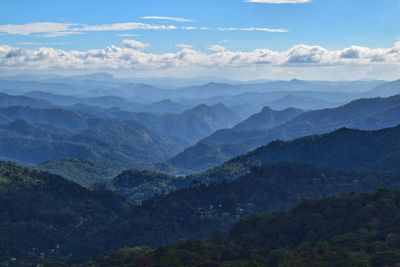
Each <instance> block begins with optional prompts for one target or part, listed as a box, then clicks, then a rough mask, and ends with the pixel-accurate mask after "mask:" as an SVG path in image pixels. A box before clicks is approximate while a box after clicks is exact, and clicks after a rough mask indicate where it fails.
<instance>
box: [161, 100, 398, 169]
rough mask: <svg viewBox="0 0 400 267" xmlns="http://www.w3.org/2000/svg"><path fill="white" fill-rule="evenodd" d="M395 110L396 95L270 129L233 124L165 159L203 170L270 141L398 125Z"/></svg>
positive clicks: (309, 115) (302, 116)
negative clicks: (347, 129) (205, 152)
mask: <svg viewBox="0 0 400 267" xmlns="http://www.w3.org/2000/svg"><path fill="white" fill-rule="evenodd" d="M399 112H400V95H397V96H392V97H387V98H371V99H360V100H355V101H352V102H350V103H349V104H346V105H344V106H341V107H338V108H331V109H323V110H316V111H308V112H303V113H301V114H299V115H298V116H297V117H295V118H293V119H292V120H289V121H287V122H284V123H282V124H281V125H277V126H276V127H273V128H271V129H266V130H265V129H264V130H263V129H262V127H260V128H259V129H255V130H254V129H251V130H242V131H237V130H235V127H234V128H233V129H227V130H221V131H217V132H215V133H213V134H212V135H210V136H208V137H206V138H204V139H202V140H201V141H200V142H198V143H197V144H196V145H194V146H193V147H190V148H187V149H186V150H185V151H183V152H182V153H180V154H178V155H177V156H176V157H174V158H172V159H170V160H169V161H168V162H169V163H172V164H173V165H175V166H176V167H177V168H178V169H179V168H181V169H183V170H189V171H190V170H196V171H198V170H204V169H207V168H209V167H212V166H216V165H218V164H221V163H222V162H224V161H226V160H228V159H229V158H232V157H234V156H236V155H238V154H242V153H244V152H246V151H249V150H251V149H254V148H256V147H258V146H260V145H263V144H266V143H268V142H271V141H274V140H292V139H294V138H298V137H301V136H306V135H311V134H321V133H328V132H330V131H333V130H335V129H339V128H342V127H348V128H356V129H362V130H375V129H382V128H387V127H393V126H396V125H398V124H400V113H399ZM256 118H259V120H258V124H259V125H266V124H267V123H268V121H266V120H265V119H264V117H263V116H261V115H260V114H259V115H257V116H256ZM249 120H254V117H250V118H249ZM244 123H247V122H246V121H245V122H244ZM253 124H254V122H253ZM204 143H206V144H207V146H209V147H215V148H214V149H212V150H211V151H216V152H217V153H215V154H206V155H205V154H202V153H201V151H205V150H204ZM231 147H232V148H231ZM238 148H239V149H238ZM206 151H210V150H206ZM231 152H234V153H231ZM189 155H196V156H195V157H193V156H189ZM221 155H223V157H221ZM202 158H208V161H207V163H206V164H204V165H200V164H198V163H197V162H198V161H199V162H202V160H201V159H202Z"/></svg>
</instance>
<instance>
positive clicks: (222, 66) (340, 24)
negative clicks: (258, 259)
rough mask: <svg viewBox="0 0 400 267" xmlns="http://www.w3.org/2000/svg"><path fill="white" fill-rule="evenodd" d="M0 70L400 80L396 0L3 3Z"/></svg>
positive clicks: (399, 5)
mask: <svg viewBox="0 0 400 267" xmlns="http://www.w3.org/2000/svg"><path fill="white" fill-rule="evenodd" d="M0 12H1V13H0V14H1V15H0V71H1V72H2V74H17V73H61V74H63V73H65V74H68V73H80V72H82V73H87V72H97V71H108V72H111V73H113V74H115V75H117V76H124V77H125V76H126V77H128V76H134V77H152V76H156V77H165V76H176V77H195V76H219V77H224V78H235V79H240V80H251V79H294V78H297V79H309V80H356V79H386V80H394V79H399V78H400V19H399V18H400V0H379V1H378V0H191V1H187V0H146V1H142V0H129V1H128V0H113V1H105V0H96V1H94V0H79V1H77V0H57V1H54V0H53V1H48V0H24V1H22V0H2V1H0Z"/></svg>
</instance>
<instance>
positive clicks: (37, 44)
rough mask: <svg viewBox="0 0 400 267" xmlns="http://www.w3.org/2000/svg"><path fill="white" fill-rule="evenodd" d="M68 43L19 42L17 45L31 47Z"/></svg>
mask: <svg viewBox="0 0 400 267" xmlns="http://www.w3.org/2000/svg"><path fill="white" fill-rule="evenodd" d="M66 44H68V43H39V42H20V43H17V45H33V46H53V45H66Z"/></svg>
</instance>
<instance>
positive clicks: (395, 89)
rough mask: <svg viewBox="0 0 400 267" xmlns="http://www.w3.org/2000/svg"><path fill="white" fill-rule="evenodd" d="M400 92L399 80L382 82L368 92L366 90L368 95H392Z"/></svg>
mask: <svg viewBox="0 0 400 267" xmlns="http://www.w3.org/2000/svg"><path fill="white" fill-rule="evenodd" d="M398 94H400V80H397V81H393V82H387V83H383V84H381V85H379V86H377V87H376V88H374V89H373V90H371V91H370V92H367V93H366V95H368V96H383V97H385V96H386V97H387V96H393V95H398Z"/></svg>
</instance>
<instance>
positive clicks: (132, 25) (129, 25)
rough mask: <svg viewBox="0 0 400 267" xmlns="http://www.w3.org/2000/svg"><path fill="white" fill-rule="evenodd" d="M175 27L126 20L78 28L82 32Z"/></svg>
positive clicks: (174, 28) (172, 28)
mask: <svg viewBox="0 0 400 267" xmlns="http://www.w3.org/2000/svg"><path fill="white" fill-rule="evenodd" d="M176 29H177V27H176V26H174V25H158V24H147V23H140V22H126V23H113V24H103V25H95V26H84V27H81V28H80V29H79V30H80V31H84V32H92V31H128V30H156V31H158V30H176Z"/></svg>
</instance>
